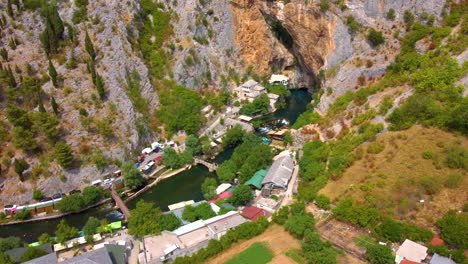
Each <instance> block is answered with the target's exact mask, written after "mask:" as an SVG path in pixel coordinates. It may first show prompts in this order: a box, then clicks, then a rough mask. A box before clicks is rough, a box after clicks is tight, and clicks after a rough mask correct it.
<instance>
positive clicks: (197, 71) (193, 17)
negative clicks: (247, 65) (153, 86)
mask: <svg viewBox="0 0 468 264" xmlns="http://www.w3.org/2000/svg"><path fill="white" fill-rule="evenodd" d="M169 5H170V7H171V9H172V10H174V11H175V12H176V13H177V17H178V18H177V20H175V21H174V24H173V29H174V39H175V40H176V41H175V42H176V43H177V46H179V47H180V48H177V49H175V50H174V51H173V54H172V55H173V57H174V65H173V71H174V77H175V79H176V80H177V82H178V83H180V84H182V85H185V86H187V87H189V88H195V89H198V88H203V87H205V88H206V87H217V86H218V87H219V86H221V78H220V76H221V75H227V72H228V68H237V67H238V65H239V61H240V59H239V58H238V56H237V55H236V47H235V45H234V44H233V43H234V40H233V39H234V29H233V27H232V19H233V18H232V13H231V9H230V8H229V1H228V0H221V1H206V2H205V4H204V5H201V4H200V2H199V1H198V0H186V1H178V3H177V5H173V3H172V5H171V4H169ZM197 39H198V41H197ZM203 41H206V42H205V43H203ZM188 58H190V59H188ZM188 60H191V61H194V62H192V63H189V62H188Z"/></svg>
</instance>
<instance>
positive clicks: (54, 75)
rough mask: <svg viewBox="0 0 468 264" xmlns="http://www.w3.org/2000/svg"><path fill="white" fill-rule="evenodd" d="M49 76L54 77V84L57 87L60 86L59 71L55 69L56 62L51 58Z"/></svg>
mask: <svg viewBox="0 0 468 264" xmlns="http://www.w3.org/2000/svg"><path fill="white" fill-rule="evenodd" d="M49 76H50V79H52V84H53V85H54V87H55V88H57V87H58V83H57V71H56V70H55V67H54V64H53V63H52V61H51V60H49Z"/></svg>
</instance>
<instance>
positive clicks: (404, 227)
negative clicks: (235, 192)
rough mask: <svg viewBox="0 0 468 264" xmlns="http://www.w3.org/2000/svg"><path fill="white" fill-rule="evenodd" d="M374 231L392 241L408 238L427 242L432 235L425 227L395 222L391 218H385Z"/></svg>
mask: <svg viewBox="0 0 468 264" xmlns="http://www.w3.org/2000/svg"><path fill="white" fill-rule="evenodd" d="M375 231H376V233H377V235H379V236H380V237H382V238H384V239H386V240H390V241H392V242H401V241H403V240H405V239H410V240H413V241H419V242H425V243H427V242H429V241H431V239H432V238H433V237H434V233H432V231H431V230H429V229H427V228H423V227H419V226H416V225H413V224H406V223H402V222H397V221H395V220H393V219H386V220H385V221H383V223H382V224H381V225H379V226H378V227H377V228H376V230H375Z"/></svg>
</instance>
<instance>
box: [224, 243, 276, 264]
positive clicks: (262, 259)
mask: <svg viewBox="0 0 468 264" xmlns="http://www.w3.org/2000/svg"><path fill="white" fill-rule="evenodd" d="M273 257H274V255H273V253H272V252H271V251H270V249H268V248H267V247H266V246H265V244H263V243H260V242H257V243H254V244H252V245H251V246H250V247H249V248H248V249H246V250H244V251H242V252H241V253H239V254H238V255H237V256H235V257H233V258H232V259H230V260H229V261H227V262H226V264H248V263H255V264H266V263H268V262H269V261H270V260H272V259H273Z"/></svg>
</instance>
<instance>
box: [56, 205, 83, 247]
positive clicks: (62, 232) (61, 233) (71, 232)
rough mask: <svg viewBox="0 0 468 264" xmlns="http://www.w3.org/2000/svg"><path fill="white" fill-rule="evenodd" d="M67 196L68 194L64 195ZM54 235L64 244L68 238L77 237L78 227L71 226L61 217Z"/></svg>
mask: <svg viewBox="0 0 468 264" xmlns="http://www.w3.org/2000/svg"><path fill="white" fill-rule="evenodd" d="M66 197H68V196H66ZM55 237H56V238H57V242H58V243H61V244H62V245H65V242H67V241H68V240H70V239H72V238H74V237H78V229H76V228H75V227H71V226H69V225H68V224H67V222H66V221H65V219H62V220H61V221H60V223H59V224H58V225H57V229H56V231H55Z"/></svg>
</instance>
